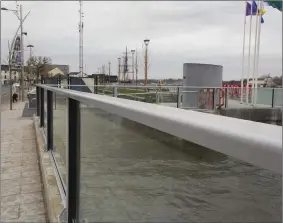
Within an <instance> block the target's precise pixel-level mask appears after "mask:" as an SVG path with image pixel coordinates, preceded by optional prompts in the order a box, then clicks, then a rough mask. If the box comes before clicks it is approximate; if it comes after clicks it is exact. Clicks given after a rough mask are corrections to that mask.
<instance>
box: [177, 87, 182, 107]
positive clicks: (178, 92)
mask: <svg viewBox="0 0 283 223" xmlns="http://www.w3.org/2000/svg"><path fill="white" fill-rule="evenodd" d="M181 100H182V90H181V89H180V87H177V108H182V105H181Z"/></svg>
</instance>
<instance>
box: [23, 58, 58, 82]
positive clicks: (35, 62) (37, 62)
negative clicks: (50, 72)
mask: <svg viewBox="0 0 283 223" xmlns="http://www.w3.org/2000/svg"><path fill="white" fill-rule="evenodd" d="M51 63H52V60H51V58H50V57H42V56H32V57H30V58H29V59H28V60H27V65H28V66H29V67H32V70H33V71H34V73H36V80H37V83H38V80H39V76H40V75H41V74H42V73H44V71H45V65H47V64H51Z"/></svg>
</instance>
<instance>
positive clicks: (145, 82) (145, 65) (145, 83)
mask: <svg viewBox="0 0 283 223" xmlns="http://www.w3.org/2000/svg"><path fill="white" fill-rule="evenodd" d="M147 56H148V55H147V45H145V57H144V71H145V74H144V85H145V86H146V85H147V69H148V65H147Z"/></svg>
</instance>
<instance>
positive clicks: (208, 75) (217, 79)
mask: <svg viewBox="0 0 283 223" xmlns="http://www.w3.org/2000/svg"><path fill="white" fill-rule="evenodd" d="M222 72H223V67H222V66H220V65H213V64H199V63H184V65H183V89H182V91H183V93H182V95H183V99H182V102H183V104H182V107H184V108H197V105H198V95H199V92H200V89H201V88H205V87H208V88H209V87H212V88H213V87H217V88H219V87H221V85H222ZM186 86H189V87H187V88H185V87H186Z"/></svg>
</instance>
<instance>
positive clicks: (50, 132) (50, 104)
mask: <svg viewBox="0 0 283 223" xmlns="http://www.w3.org/2000/svg"><path fill="white" fill-rule="evenodd" d="M47 150H53V92H52V91H47Z"/></svg>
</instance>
